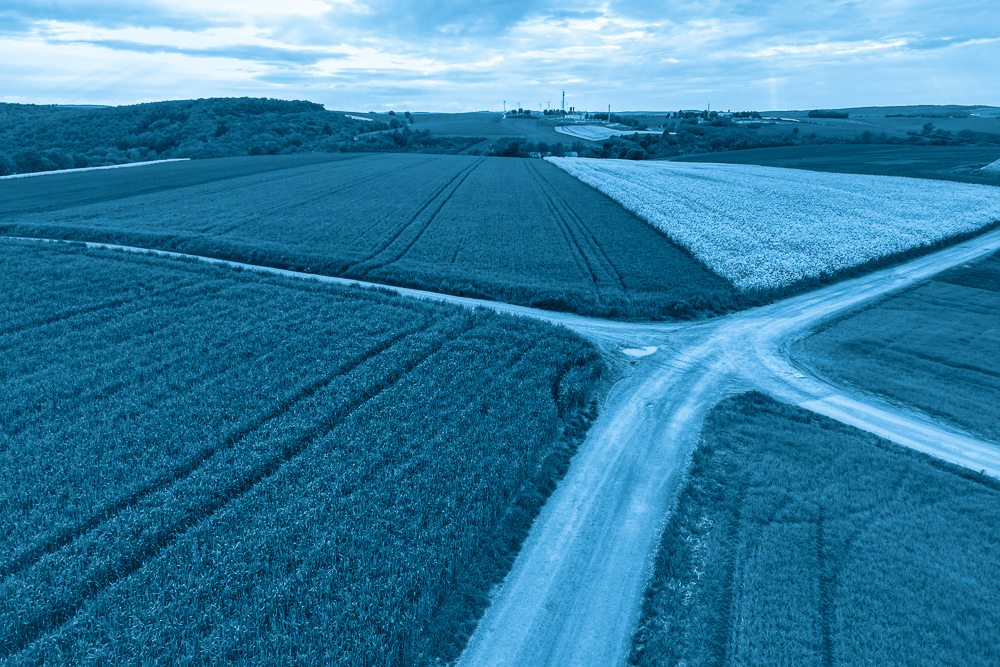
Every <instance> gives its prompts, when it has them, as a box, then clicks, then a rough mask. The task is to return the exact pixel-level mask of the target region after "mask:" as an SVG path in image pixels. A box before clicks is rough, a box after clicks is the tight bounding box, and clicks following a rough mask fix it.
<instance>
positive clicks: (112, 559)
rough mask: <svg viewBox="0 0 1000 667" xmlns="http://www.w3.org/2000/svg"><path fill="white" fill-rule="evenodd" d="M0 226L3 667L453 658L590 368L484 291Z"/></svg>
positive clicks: (564, 438)
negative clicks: (204, 258) (34, 235)
mask: <svg viewBox="0 0 1000 667" xmlns="http://www.w3.org/2000/svg"><path fill="white" fill-rule="evenodd" d="M3 246H4V248H3V249H4V253H5V254H4V255H3V259H2V260H0V265H2V268H3V269H4V271H3V273H2V275H3V279H2V280H3V285H2V286H3V288H4V290H5V293H6V294H11V295H13V297H12V299H11V302H12V310H11V313H12V315H11V317H10V318H9V319H8V318H7V317H6V316H5V320H4V322H3V323H4V324H5V325H6V327H7V329H9V331H8V332H7V333H4V334H2V335H0V348H2V349H3V352H4V354H3V357H2V362H0V395H2V396H3V397H4V401H3V403H2V405H0V438H2V442H0V444H2V458H0V481H2V482H3V488H2V490H0V517H2V519H0V521H2V522H3V523H2V528H3V530H2V531H0V533H2V536H0V540H2V542H0V591H2V592H0V660H3V661H5V664H41V663H46V664H50V663H51V664H70V663H72V664H76V663H80V662H86V661H88V660H91V659H92V658H93V657H94V656H103V658H104V659H106V660H108V661H109V662H112V663H116V664H121V663H133V664H134V663H142V662H156V661H163V660H168V661H170V662H172V663H179V662H198V663H199V664H206V663H218V664H222V663H231V662H233V661H246V662H254V663H258V664H260V663H269V664H274V663H299V662H319V663H323V664H357V665H369V664H403V663H405V664H413V663H420V662H426V663H431V662H433V660H434V659H436V658H442V657H443V658H447V657H450V656H453V655H454V653H455V651H456V650H458V648H460V646H461V643H462V641H463V636H464V635H463V634H462V632H461V631H458V632H456V628H462V627H463V626H464V625H466V624H468V623H469V621H470V619H471V618H472V617H473V616H474V615H475V614H476V613H478V612H479V611H480V610H481V608H482V606H483V605H484V604H485V603H486V600H487V597H486V591H488V589H489V586H491V585H492V584H493V583H494V582H495V581H496V580H497V579H498V577H500V576H502V574H503V569H504V568H505V567H507V566H508V565H509V559H510V554H511V552H512V551H516V548H517V543H518V542H519V540H520V539H522V538H523V535H524V531H525V530H526V526H527V524H528V522H530V518H531V516H532V515H533V512H534V511H536V510H537V502H538V501H537V498H538V497H539V494H544V493H547V489H548V488H550V485H551V481H552V478H553V476H554V475H558V474H559V471H560V470H562V469H564V467H565V464H566V456H567V451H568V449H567V448H569V447H571V446H572V438H570V436H569V435H568V434H567V433H566V431H567V424H569V423H570V422H574V423H575V420H577V419H579V417H578V414H579V413H580V411H581V410H583V409H584V408H585V404H586V403H587V401H588V398H587V397H588V396H589V394H590V391H591V389H590V387H591V384H592V383H593V381H594V379H595V377H596V376H597V374H598V373H599V370H600V361H599V357H598V355H597V353H596V352H595V351H593V350H592V349H591V348H590V347H589V346H587V345H586V344H584V343H583V342H581V341H579V340H578V339H576V338H575V337H573V336H571V335H570V334H568V333H565V332H560V331H556V330H552V329H550V328H548V327H545V326H543V325H540V324H537V323H533V322H527V321H522V320H515V319H513V318H507V317H501V316H497V315H493V314H488V313H486V312H466V311H459V310H455V309H453V308H450V307H446V306H443V305H434V304H425V303H419V302H410V301H408V300H404V299H401V298H397V297H393V296H387V295H383V294H376V293H371V292H364V291H360V290H346V289H332V288H328V287H323V286H320V285H308V284H300V283H293V282H287V281H280V280H272V279H264V278H259V277H250V276H244V275H241V274H238V273H233V272H225V271H222V270H216V269H208V268H204V267H201V266H199V265H193V264H186V263H177V262H165V261H162V260H157V259H153V258H135V257H129V256H124V255H119V254H113V253H93V252H84V251H80V250H76V249H69V248H64V247H37V246H34V245H26V244H17V243H11V242H5V243H3ZM123 271H125V272H127V275H129V276H130V278H132V280H131V283H132V285H131V286H130V287H129V288H127V289H125V288H122V286H121V283H122V282H123V281H121V275H122V273H123ZM45 291H47V292H49V293H51V294H53V295H59V294H61V295H63V296H64V297H65V301H63V300H62V299H59V298H55V297H53V298H51V299H49V302H48V303H47V304H45V305H44V306H36V305H33V304H32V303H31V302H32V300H33V295H34V294H36V293H41V292H45ZM77 302H80V303H88V302H89V303H92V304H94V305H97V304H104V307H103V309H102V310H100V312H97V311H86V310H83V311H82V312H81V309H80V308H73V307H71V304H75V303H77ZM46 311H47V312H48V313H49V315H50V317H49V318H48V320H49V321H47V322H41V320H42V319H45V318H41V317H40V316H41V315H42V314H43V313H44V312H46ZM21 321H24V322H34V323H35V324H34V325H33V326H24V327H17V326H14V325H16V324H17V323H18V322H21Z"/></svg>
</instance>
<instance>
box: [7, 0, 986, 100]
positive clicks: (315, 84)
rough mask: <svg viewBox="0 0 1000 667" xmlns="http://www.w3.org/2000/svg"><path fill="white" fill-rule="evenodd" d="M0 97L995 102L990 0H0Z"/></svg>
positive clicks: (83, 98)
mask: <svg viewBox="0 0 1000 667" xmlns="http://www.w3.org/2000/svg"><path fill="white" fill-rule="evenodd" d="M0 62H3V63H4V66H3V67H2V68H0V102H17V103H26V104H108V105H119V104H135V103H140V102H153V101H159V100H168V99H192V98H200V97H230V96H237V97H242V96H250V97H271V98H279V99H304V100H310V101H313V102H320V103H322V104H324V105H326V107H327V108H328V109H332V110H353V111H369V110H374V111H384V110H389V109H394V110H399V111H403V110H412V111H449V112H459V111H479V110H500V109H502V108H503V106H504V104H506V107H507V108H508V109H510V108H511V107H517V106H521V107H527V108H531V109H538V108H540V107H541V108H545V107H551V108H560V106H561V104H562V98H561V94H562V92H563V91H565V93H566V107H567V108H568V107H570V106H573V107H576V108H577V109H581V110H601V109H607V108H608V105H611V107H612V110H619V111H629V110H631V111H638V110H675V109H704V108H706V107H708V106H709V105H710V106H711V108H712V109H718V110H725V109H731V110H733V111H736V110H761V111H763V110H792V109H813V108H842V107H855V106H894V105H907V104H968V105H974V104H988V105H997V106H1000V10H998V9H997V6H996V4H995V0H954V1H953V2H950V3H945V2H941V0H868V1H861V0H859V1H843V0H770V1H768V2H757V1H744V0H726V1H722V0H701V1H692V0H678V1H671V2H663V1H661V0H606V1H592V0H576V1H574V2H565V1H564V2H555V1H552V0H504V1H501V2H498V1H495V0H475V1H472V0H421V1H420V2H414V1H413V0H280V1H275V0H209V1H206V0H2V2H0Z"/></svg>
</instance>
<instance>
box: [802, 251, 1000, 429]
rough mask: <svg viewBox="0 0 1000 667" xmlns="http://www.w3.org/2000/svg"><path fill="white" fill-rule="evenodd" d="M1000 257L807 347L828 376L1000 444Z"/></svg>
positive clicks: (865, 314)
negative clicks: (911, 407) (914, 408)
mask: <svg viewBox="0 0 1000 667" xmlns="http://www.w3.org/2000/svg"><path fill="white" fill-rule="evenodd" d="M998 351H1000V255H993V256H991V257H989V258H987V259H984V260H981V261H979V262H976V263H973V264H970V265H966V266H962V267H958V268H955V269H952V270H950V271H947V272H945V273H942V274H940V275H938V276H936V277H934V278H932V279H931V280H929V281H927V282H925V283H923V284H921V285H918V286H916V287H914V288H912V289H909V290H907V291H905V292H903V293H901V294H897V295H895V296H891V297H889V298H887V299H884V300H882V301H880V302H878V303H875V304H872V305H871V306H869V307H867V308H865V309H864V310H861V311H859V312H855V313H851V314H849V315H848V316H846V317H843V318H840V319H838V320H836V321H833V322H831V323H829V324H827V325H825V326H823V327H822V328H821V329H820V330H819V331H818V332H816V333H814V334H813V335H811V336H809V337H807V338H805V339H804V340H802V341H799V342H798V343H797V345H796V348H795V355H796V356H797V357H799V358H801V359H802V360H803V361H804V362H805V363H807V364H808V365H809V366H810V367H812V368H815V369H816V370H817V371H819V372H820V373H821V374H824V375H827V376H829V377H831V378H835V379H837V380H840V381H842V382H847V383H850V384H852V385H855V386H857V387H860V388H861V389H864V390H867V391H873V392H876V393H878V394H882V395H884V396H886V397H888V398H890V399H892V400H896V401H901V402H903V403H905V404H907V405H911V406H914V407H916V408H918V409H920V410H923V411H924V412H927V413H929V414H932V415H935V416H937V417H940V418H943V419H945V420H948V421H950V422H952V423H953V424H955V425H956V426H959V427H960V428H963V429H966V430H968V431H971V432H973V433H978V434H980V435H982V436H985V437H987V438H990V439H992V440H997V441H1000V356H998Z"/></svg>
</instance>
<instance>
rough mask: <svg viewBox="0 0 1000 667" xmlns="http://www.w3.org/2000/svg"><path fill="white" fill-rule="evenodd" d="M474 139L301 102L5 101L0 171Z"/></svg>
mask: <svg viewBox="0 0 1000 667" xmlns="http://www.w3.org/2000/svg"><path fill="white" fill-rule="evenodd" d="M359 135H360V136H359ZM355 137H358V138H357V139H355ZM478 141H480V140H479V139H471V138H459V139H456V138H452V137H433V136H430V135H428V133H426V132H411V131H410V130H409V128H408V126H407V123H406V122H405V119H402V120H401V119H395V118H393V119H391V120H390V121H389V122H383V121H380V120H375V121H360V120H356V119H352V118H350V117H348V116H345V115H344V114H341V113H336V112H333V111H327V110H326V109H325V108H324V107H323V105H321V104H316V103H313V102H303V101H284V100H272V99H260V98H238V99H237V98H210V99H200V100H178V101H171V102H154V103H150V104H137V105H133V106H122V107H96V108H95V107H61V106H37V105H31V104H0V175H7V174H19V173H31V172H37V171H52V170H54V169H73V168H78V167H95V166H104V165H114V164H124V163H128V162H141V161H145V160H158V159H165V158H212V157H230V156H236V155H248V154H249V155H267V154H270V155H276V154H287V153H299V152H302V153H313V152H338V151H342V150H343V151H351V152H353V151H392V152H396V151H419V152H425V153H449V152H457V151H459V150H462V149H463V148H466V147H468V146H469V145H471V144H474V143H476V142H478Z"/></svg>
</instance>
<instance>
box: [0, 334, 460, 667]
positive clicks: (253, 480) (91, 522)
mask: <svg viewBox="0 0 1000 667" xmlns="http://www.w3.org/2000/svg"><path fill="white" fill-rule="evenodd" d="M449 321H450V320H449ZM432 328H434V327H433V326H432V323H431V321H430V320H429V319H428V318H422V320H421V321H420V322H419V324H418V325H417V326H414V327H411V328H408V329H406V330H403V331H401V332H397V333H395V334H392V335H391V336H388V337H387V338H385V339H384V340H382V341H380V342H379V343H378V344H376V345H374V346H373V347H371V348H369V349H368V350H365V351H364V352H362V353H360V354H358V355H356V356H355V357H354V358H352V359H350V360H348V361H346V362H345V363H343V364H341V365H339V366H338V367H337V368H336V369H334V370H333V371H332V372H331V373H328V374H325V375H324V376H322V377H320V378H317V379H316V380H314V381H312V382H310V383H308V384H306V385H304V386H302V387H300V388H299V389H298V390H297V391H295V392H293V393H292V394H289V395H287V396H285V397H283V398H282V399H280V400H279V401H277V402H276V403H275V404H274V405H272V407H271V408H270V409H268V410H266V411H265V412H263V413H260V414H258V415H255V416H254V417H252V418H251V419H250V420H248V421H247V422H245V423H244V424H242V425H240V426H238V427H237V428H236V429H235V430H233V431H231V432H230V433H229V434H227V436H226V437H225V438H224V439H222V440H221V441H220V442H219V443H217V444H216V445H214V446H210V447H207V448H205V449H204V450H202V451H201V452H199V453H198V454H196V455H195V456H193V457H192V458H190V459H189V460H188V461H186V462H185V463H184V464H182V465H181V466H179V467H177V468H175V469H173V470H171V471H169V472H168V473H166V474H164V475H161V476H160V477H158V478H156V479H154V480H151V481H150V482H148V483H147V484H145V485H143V486H142V487H141V488H139V489H137V490H135V491H133V492H132V493H131V494H129V495H128V496H126V497H123V498H120V499H118V500H116V501H114V502H113V503H111V504H109V505H107V506H106V507H104V508H103V509H102V510H100V511H99V512H97V513H95V514H94V515H92V516H91V517H90V518H89V519H88V520H86V521H84V522H81V523H79V524H76V525H74V526H72V527H69V528H66V529H64V530H62V531H60V532H58V533H56V534H50V535H48V536H46V537H44V538H42V539H41V540H39V541H38V542H36V544H35V545H33V546H32V547H30V548H28V549H26V550H24V551H22V552H21V553H19V554H17V555H16V556H15V557H14V558H13V559H11V560H10V561H8V562H7V563H5V564H3V566H0V586H2V588H3V589H4V590H8V591H9V589H10V587H11V585H16V583H17V582H16V578H17V577H18V575H20V574H22V573H26V572H28V571H30V570H31V569H32V568H33V567H43V568H44V569H46V572H45V574H47V575H49V576H54V575H57V573H58V571H59V569H60V567H59V566H60V561H59V560H58V559H54V558H48V559H46V556H50V555H53V554H56V553H57V552H59V551H61V550H62V549H64V548H71V547H72V545H74V544H75V543H76V541H77V540H80V539H82V538H83V537H84V536H86V535H87V534H88V533H91V532H93V531H95V530H98V529H101V528H102V527H103V526H107V525H109V524H111V523H113V522H114V521H115V519H116V517H118V516H119V515H122V514H123V513H124V512H126V511H127V510H129V509H131V508H135V507H138V506H139V505H140V504H142V503H143V501H145V500H147V499H149V498H151V497H152V496H154V495H155V494H157V493H159V492H162V491H165V490H166V489H168V488H169V487H172V486H173V485H176V484H180V483H183V482H184V481H185V480H187V479H189V478H192V477H193V476H195V475H196V474H197V473H198V472H199V471H200V470H201V469H202V468H203V467H204V466H205V465H206V464H207V463H208V461H209V460H210V459H212V458H213V457H215V456H216V455H217V454H220V453H222V452H224V451H225V450H227V449H231V448H233V447H234V446H236V445H237V444H238V443H239V442H240V441H242V440H243V439H245V438H247V437H249V436H250V435H251V434H252V433H254V432H255V431H257V430H259V429H260V428H262V427H263V426H265V425H266V424H267V423H269V422H271V421H274V420H276V419H278V418H280V417H281V416H282V415H283V414H285V413H286V412H288V410H290V409H291V408H292V407H293V406H294V405H296V404H300V403H302V402H303V401H306V400H308V399H309V397H311V396H313V395H316V394H317V393H319V392H320V391H322V390H323V389H324V388H326V387H327V386H329V385H330V384H331V383H333V382H334V381H335V380H336V379H337V378H339V377H342V376H344V375H346V374H349V373H350V372H351V371H353V370H355V369H357V368H359V367H360V366H362V365H363V364H364V363H365V362H367V361H369V360H372V359H375V358H376V357H378V356H379V355H381V354H382V353H384V352H387V351H389V350H392V349H393V348H394V347H396V346H397V344H403V343H405V341H406V339H408V338H410V337H412V336H415V335H420V334H421V333H426V332H429V331H430V330H431V329H432ZM473 328H475V325H474V323H473V322H472V321H471V320H468V319H467V320H464V321H463V322H462V323H461V326H460V327H459V330H458V333H457V334H456V335H457V336H462V335H465V334H466V333H468V332H469V331H470V330H471V329H473ZM448 340H451V338H449V337H448V336H441V337H440V339H438V340H435V341H433V342H432V343H431V344H429V345H428V346H427V347H426V348H425V349H421V350H419V352H418V353H417V354H415V355H414V358H412V359H407V360H405V361H404V362H403V363H401V364H400V365H399V367H398V368H396V369H394V370H391V371H389V373H388V374H387V376H386V377H384V378H382V379H381V380H379V381H377V382H375V383H374V385H373V386H370V387H368V388H367V389H365V390H364V391H362V392H360V393H358V394H356V395H354V396H352V397H351V399H350V400H349V401H347V402H346V403H345V404H344V405H341V406H338V407H337V408H336V409H335V410H333V411H332V412H331V413H330V414H329V415H327V416H326V417H325V418H324V419H322V420H321V421H320V422H318V423H317V424H315V425H313V426H312V427H311V428H308V429H306V430H305V432H304V433H302V434H300V435H299V436H298V437H297V438H296V439H295V440H294V441H293V442H291V443H288V444H287V445H285V446H282V447H281V448H280V450H278V451H276V452H275V453H276V456H273V457H270V458H266V459H264V460H262V461H260V462H258V463H256V464H255V465H253V466H252V467H251V468H249V469H248V470H247V471H245V472H244V473H243V474H237V475H236V476H234V477H233V478H231V479H229V480H227V481H228V482H229V483H228V484H224V486H223V488H215V489H214V490H213V491H212V493H211V494H209V496H207V497H206V502H204V503H201V504H199V505H198V506H197V507H196V508H194V509H193V510H189V511H187V512H182V513H181V514H180V515H178V516H176V517H169V520H168V521H167V522H166V523H164V524H162V525H159V526H154V527H150V528H151V531H150V530H148V529H144V530H143V531H142V538H143V542H142V543H140V544H129V545H127V547H128V548H126V549H124V550H121V553H117V550H116V553H109V554H107V555H106V557H104V558H101V559H99V562H100V565H98V566H95V567H96V569H95V571H93V572H88V575H89V576H87V577H85V578H84V580H83V581H74V582H71V583H70V584H69V585H67V586H65V587H64V588H63V589H62V590H63V594H62V595H61V596H59V597H58V599H56V600H51V601H49V603H48V604H44V603H41V604H40V608H36V609H33V610H32V609H25V608H20V609H17V610H16V611H15V612H14V613H15V619H14V622H13V623H5V625H6V626H7V627H8V628H10V630H9V632H8V634H7V636H6V637H4V638H0V658H3V657H9V656H11V655H14V654H16V653H18V652H20V651H22V650H23V649H24V648H26V647H27V646H29V645H30V644H32V643H33V642H35V641H37V640H38V639H39V638H40V637H42V636H44V635H47V634H51V633H52V632H55V631H57V630H58V628H59V627H61V626H62V625H63V624H65V623H66V622H68V621H69V620H70V619H71V618H72V617H73V616H75V615H76V614H77V613H78V612H79V611H80V610H81V609H82V608H83V607H84V605H85V604H86V602H87V601H88V600H90V599H92V598H93V597H95V596H97V595H99V594H100V593H101V592H102V591H104V590H106V589H108V588H110V587H111V586H113V585H114V584H116V583H117V582H118V581H121V580H123V579H126V578H127V577H129V576H131V575H132V574H134V573H135V572H137V571H139V570H140V569H142V568H143V567H145V565H146V564H147V563H149V562H150V561H151V560H153V559H154V558H156V557H157V556H158V555H159V554H160V553H161V552H162V551H163V550H164V549H166V548H167V547H169V546H170V545H171V544H173V543H174V542H176V541H177V540H178V539H180V538H181V537H183V536H184V535H186V534H187V533H189V532H190V531H192V530H194V529H196V528H197V527H198V526H200V525H202V524H203V523H204V522H205V521H207V520H209V519H210V518H211V517H212V516H214V515H215V514H216V513H218V512H219V511H221V510H222V509H224V508H225V507H227V506H228V505H229V504H230V503H232V502H233V501H235V500H238V499H239V498H241V497H243V496H244V495H246V494H247V493H249V492H250V491H252V490H253V489H254V488H256V487H257V486H258V485H259V484H260V483H262V482H263V481H265V480H267V479H269V478H271V477H273V476H274V475H275V474H277V473H278V472H279V471H280V470H282V469H283V468H284V467H285V466H286V465H287V464H289V463H290V462H292V461H293V460H295V459H296V458H297V457H298V456H299V455H301V454H302V453H303V452H305V451H306V450H307V449H308V448H309V446H310V445H311V444H312V443H313V442H314V441H316V440H317V439H318V438H321V437H322V436H323V435H324V434H325V433H327V432H329V430H330V429H332V428H334V427H335V426H336V425H337V424H340V423H342V422H343V421H344V420H346V419H347V418H348V417H349V416H350V415H351V414H353V413H354V412H355V411H356V410H357V409H359V408H360V407H361V406H363V405H365V404H366V403H368V402H369V401H371V400H373V399H375V398H376V397H378V396H379V395H381V394H382V393H383V392H385V391H386V390H388V389H391V388H392V387H393V386H395V385H396V384H398V383H399V382H400V381H401V380H402V379H403V378H405V377H406V376H407V375H408V374H409V373H410V371H412V370H413V369H414V368H416V367H417V366H419V365H420V364H421V363H423V362H424V361H426V360H427V359H428V358H430V357H431V356H433V355H434V354H436V353H437V352H438V351H439V350H440V349H441V347H443V346H444V345H445V344H446V343H447V341H448ZM125 528H126V529H127V528H128V526H125ZM112 532H114V527H112ZM106 542H107V541H106ZM118 542H120V540H115V539H114V538H112V539H111V540H110V542H109V543H110V544H111V545H115V544H118ZM83 551H84V552H85V553H89V557H94V556H96V554H94V553H91V552H90V551H88V549H87V548H84V549H83ZM68 565H69V566H72V565H73V563H69V564H68ZM53 569H54V570H55V571H54V572H53V571H52V570H53ZM33 574H34V573H33ZM15 587H16V586H15ZM4 606H6V605H0V615H2V614H3V611H4V610H2V607H4ZM28 606H29V607H30V605H28ZM5 611H7V612H8V613H11V612H12V610H10V609H7V610H5ZM8 620H11V619H9V618H8Z"/></svg>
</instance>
